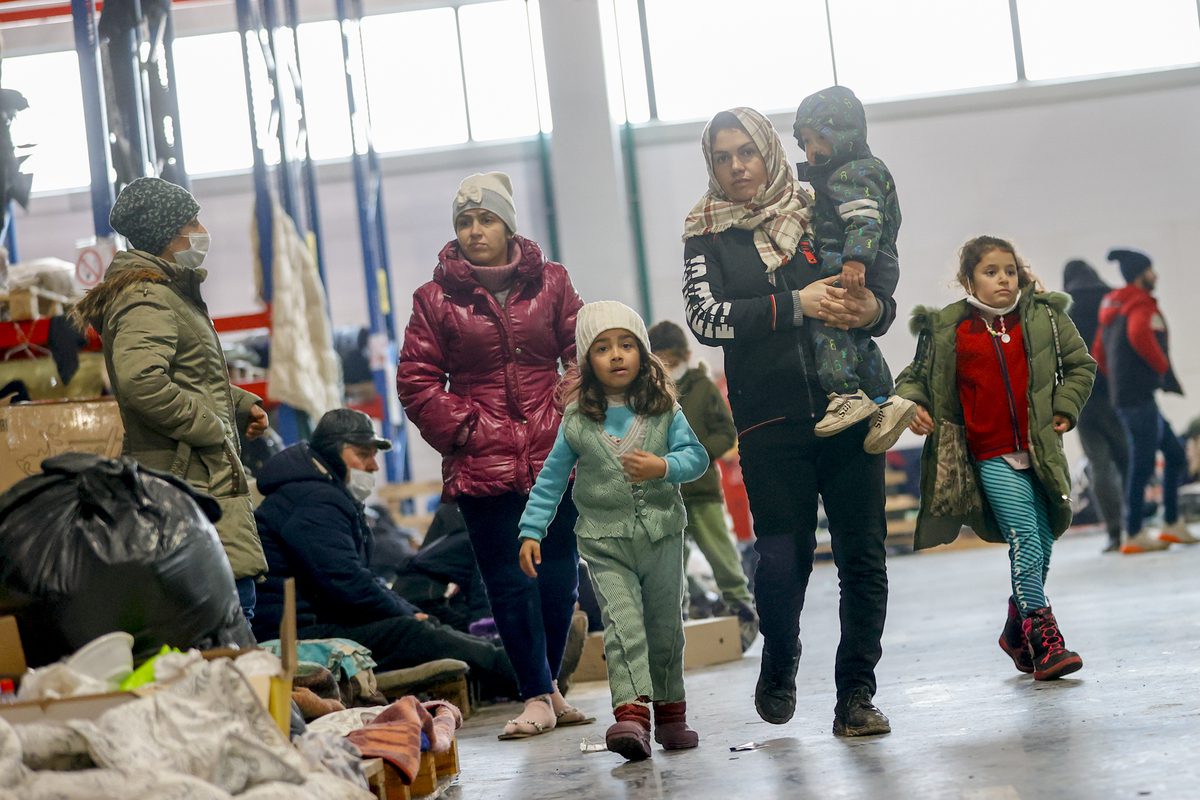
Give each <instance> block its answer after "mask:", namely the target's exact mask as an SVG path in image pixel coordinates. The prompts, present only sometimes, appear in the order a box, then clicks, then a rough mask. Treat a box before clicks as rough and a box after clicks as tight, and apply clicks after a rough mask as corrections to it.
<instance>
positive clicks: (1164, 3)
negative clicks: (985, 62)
mask: <svg viewBox="0 0 1200 800" xmlns="http://www.w3.org/2000/svg"><path fill="white" fill-rule="evenodd" d="M1196 8H1197V6H1196V0H1153V2H1145V3H1097V2H1095V0H1054V2H1052V3H1050V2H1046V0H1017V10H1018V16H1019V18H1020V23H1021V44H1022V49H1023V51H1024V56H1025V75H1026V77H1028V78H1029V79H1030V80H1041V79H1046V78H1067V77H1075V76H1079V75H1095V74H1101V73H1106V72H1125V71H1130V70H1140V69H1153V68H1156V67H1169V66H1175V65H1178V64H1191V63H1195V62H1197V61H1200V20H1197V17H1196Z"/></svg>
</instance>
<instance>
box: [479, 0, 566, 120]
mask: <svg viewBox="0 0 1200 800" xmlns="http://www.w3.org/2000/svg"><path fill="white" fill-rule="evenodd" d="M458 25H459V34H460V37H461V41H462V60H463V67H464V69H465V71H466V84H467V108H468V110H469V112H470V115H471V137H472V138H473V139H476V140H481V141H482V140H488V139H512V138H517V137H522V136H532V135H535V134H536V133H537V132H538V130H539V129H540V126H541V120H539V117H538V106H539V101H538V90H537V82H536V80H535V78H534V76H535V72H534V62H535V56H534V48H533V43H532V42H531V37H530V25H529V18H528V16H527V15H526V6H525V3H524V2H523V0H501V2H498V3H480V4H477V5H466V6H462V7H460V8H459V9H458ZM537 49H538V50H539V51H540V50H541V41H540V40H539V41H538V42H537ZM543 98H544V96H543ZM543 102H544V103H545V105H547V106H548V105H549V103H548V101H545V100H544V99H543Z"/></svg>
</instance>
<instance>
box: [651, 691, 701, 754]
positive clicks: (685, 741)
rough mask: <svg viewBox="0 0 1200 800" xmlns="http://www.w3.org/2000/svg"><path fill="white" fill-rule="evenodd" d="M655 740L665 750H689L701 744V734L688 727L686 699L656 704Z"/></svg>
mask: <svg viewBox="0 0 1200 800" xmlns="http://www.w3.org/2000/svg"><path fill="white" fill-rule="evenodd" d="M654 741H656V742H658V743H659V744H661V745H662V746H663V749H664V750H689V749H691V748H693V747H695V746H696V745H698V744H700V734H698V733H696V732H695V731H694V730H692V729H691V728H689V727H688V724H687V703H686V702H685V701H683V700H680V701H679V702H678V703H655V704H654Z"/></svg>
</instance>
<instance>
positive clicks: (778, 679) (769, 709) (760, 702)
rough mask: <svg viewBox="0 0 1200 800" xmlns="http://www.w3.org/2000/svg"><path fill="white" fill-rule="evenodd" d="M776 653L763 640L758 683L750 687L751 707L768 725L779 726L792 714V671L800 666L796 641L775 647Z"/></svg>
mask: <svg viewBox="0 0 1200 800" xmlns="http://www.w3.org/2000/svg"><path fill="white" fill-rule="evenodd" d="M779 649H782V650H784V651H785V652H782V653H778V654H777V653H776V648H775V647H773V645H772V643H771V642H770V641H764V642H763V654H762V665H761V666H760V667H759V670H758V685H757V686H755V687H754V709H755V710H756V711H758V715H759V716H760V717H762V718H763V720H765V721H766V722H769V723H771V724H772V725H782V724H784V723H785V722H787V721H788V720H790V719H791V718H792V714H794V713H796V670H797V669H799V668H800V641H799V640H796V642H795V643H794V644H793V646H792V647H791V648H790V649H788V648H786V647H785V648H779Z"/></svg>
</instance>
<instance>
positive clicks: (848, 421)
mask: <svg viewBox="0 0 1200 800" xmlns="http://www.w3.org/2000/svg"><path fill="white" fill-rule="evenodd" d="M877 408H879V406H877V405H875V401H874V400H872V399H871V398H869V397H867V396H866V395H865V394H863V393H862V390H859V391H857V392H855V393H854V394H837V393H831V394H830V395H829V405H828V406H826V407H825V416H824V417H822V418H821V421H820V422H818V423H817V427H816V428H814V429H813V432H814V433H815V434H816V435H817V436H822V437H824V436H833V435H835V434H838V433H841V432H842V431H844V430H846V428H849V427H850V426H851V425H853V424H855V423H856V422H862V421H863V420H864V419H866V418H867V417H869V416H871V415H872V414H873V413H875V409H877Z"/></svg>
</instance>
